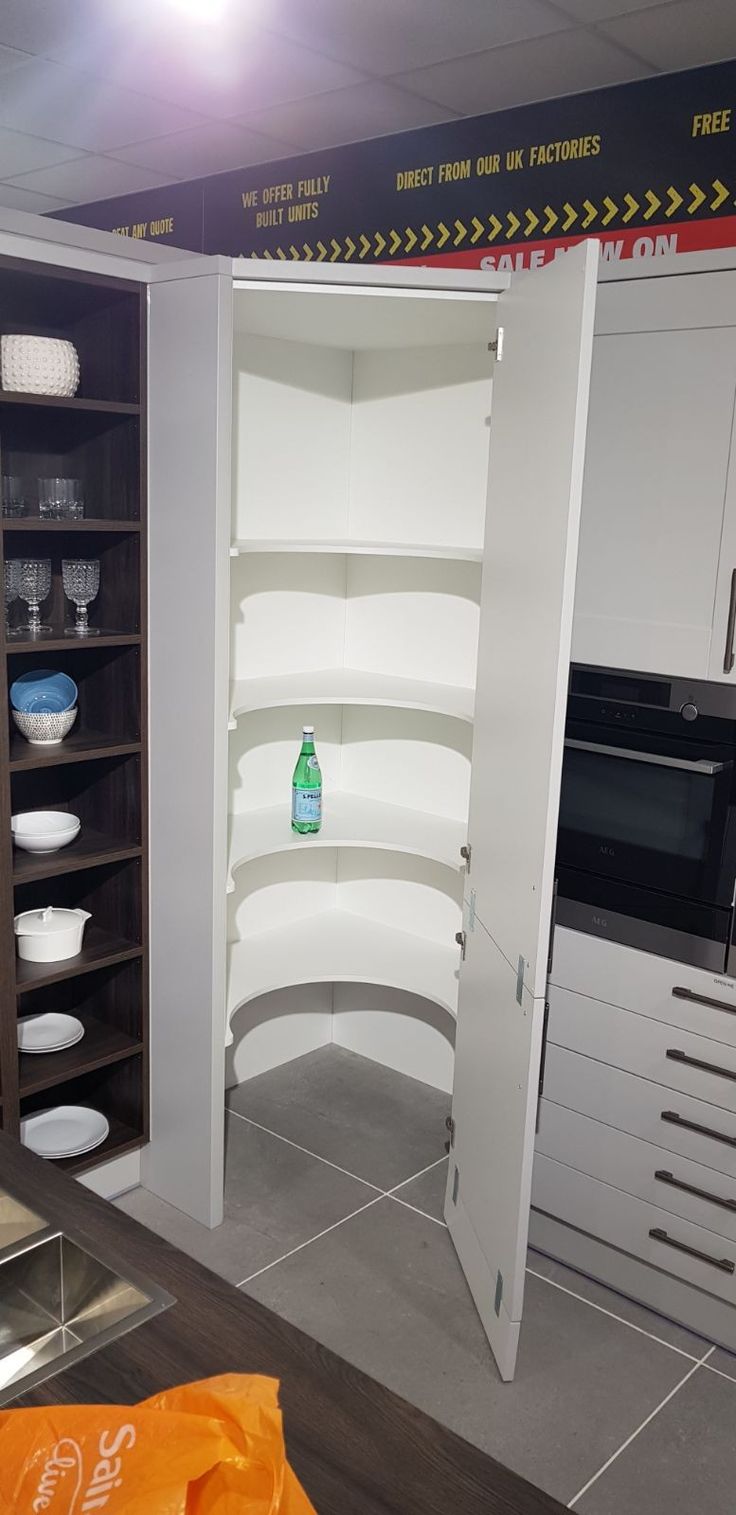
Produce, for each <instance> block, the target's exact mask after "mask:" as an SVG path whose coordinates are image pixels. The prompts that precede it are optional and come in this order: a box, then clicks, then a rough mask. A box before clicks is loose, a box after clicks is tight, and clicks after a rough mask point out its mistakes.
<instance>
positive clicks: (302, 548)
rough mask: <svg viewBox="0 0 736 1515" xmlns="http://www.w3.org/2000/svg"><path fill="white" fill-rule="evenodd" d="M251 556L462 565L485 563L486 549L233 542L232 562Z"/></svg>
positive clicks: (332, 541) (327, 541) (317, 540)
mask: <svg viewBox="0 0 736 1515" xmlns="http://www.w3.org/2000/svg"><path fill="white" fill-rule="evenodd" d="M248 552H327V553H345V554H346V555H347V556H348V557H350V556H356V557H358V556H361V555H365V556H374V557H383V558H448V559H454V560H456V561H457V562H460V563H481V562H482V561H483V548H482V547H457V546H443V545H440V544H438V543H436V542H367V541H362V542H361V541H355V540H353V539H352V538H350V537H300V538H290V537H286V538H284V537H249V538H246V539H243V540H241V541H237V542H233V544H232V546H231V548H230V556H231V557H232V558H238V557H240V555H241V553H248Z"/></svg>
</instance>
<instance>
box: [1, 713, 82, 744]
mask: <svg viewBox="0 0 736 1515" xmlns="http://www.w3.org/2000/svg"><path fill="white" fill-rule="evenodd" d="M76 719H77V706H76V705H75V706H74V708H73V709H72V710H14V711H13V720H14V721H15V724H16V726H17V727H18V730H19V732H20V734H21V736H24V737H25V739H26V741H27V742H30V744H31V746H32V747H57V746H58V745H59V742H63V740H64V737H65V736H67V735H68V734H69V732H70V731H71V729H72V726H73V725H74V722H75V721H76Z"/></svg>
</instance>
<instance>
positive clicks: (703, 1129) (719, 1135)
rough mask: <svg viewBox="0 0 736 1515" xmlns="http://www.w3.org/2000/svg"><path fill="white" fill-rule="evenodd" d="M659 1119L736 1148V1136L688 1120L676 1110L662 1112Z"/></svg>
mask: <svg viewBox="0 0 736 1515" xmlns="http://www.w3.org/2000/svg"><path fill="white" fill-rule="evenodd" d="M659 1118H660V1120H666V1121H667V1123H668V1124H669V1125H670V1126H682V1128H683V1130H684V1131H694V1132H695V1133H696V1135H697V1136H710V1137H712V1139H713V1141H714V1142H725V1144H726V1146H727V1147H736V1136H728V1135H727V1134H726V1132H725V1131H713V1130H712V1128H711V1127H710V1126H701V1125H699V1124H698V1122H697V1121H696V1120H686V1119H685V1116H684V1115H678V1114H677V1111H676V1110H661V1111H660V1114H659Z"/></svg>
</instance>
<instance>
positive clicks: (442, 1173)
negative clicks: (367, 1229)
mask: <svg viewBox="0 0 736 1515" xmlns="http://www.w3.org/2000/svg"><path fill="white" fill-rule="evenodd" d="M446 1187H447V1158H446V1157H443V1159H442V1161H441V1162H439V1163H436V1164H435V1166H434V1167H433V1168H430V1169H429V1171H428V1172H427V1173H421V1174H420V1176H419V1178H412V1179H410V1181H409V1183H408V1184H401V1186H400V1188H398V1189H397V1190H396V1198H397V1199H403V1200H404V1202H405V1204H407V1205H414V1207H415V1209H417V1210H422V1211H423V1212H424V1214H425V1215H430V1216H431V1217H432V1220H441V1221H442V1222H443V1224H444V1219H445V1213H444V1212H445V1189H446Z"/></svg>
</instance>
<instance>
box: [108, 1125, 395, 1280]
mask: <svg viewBox="0 0 736 1515" xmlns="http://www.w3.org/2000/svg"><path fill="white" fill-rule="evenodd" d="M374 1193H375V1191H374V1190H373V1189H371V1187H370V1185H368V1184H363V1183H361V1182H360V1181H359V1180H358V1179H354V1178H348V1177H347V1176H346V1175H344V1174H342V1173H338V1172H337V1171H336V1170H335V1169H334V1168H329V1167H327V1165H326V1164H325V1163H322V1162H320V1161H319V1160H318V1159H317V1158H315V1157H308V1156H307V1154H306V1153H304V1152H300V1151H298V1150H297V1148H296V1147H292V1146H290V1145H289V1143H288V1142H284V1141H280V1140H279V1138H278V1137H276V1136H268V1135H266V1133H265V1132H263V1131H259V1129H258V1127H257V1126H251V1125H249V1124H248V1122H247V1121H244V1120H240V1119H239V1118H238V1116H236V1115H229V1116H228V1117H227V1127H226V1160H225V1219H224V1221H223V1223H222V1225H221V1226H218V1227H217V1229H216V1230H214V1231H210V1230H208V1229H207V1227H206V1226H201V1225H199V1224H198V1222H197V1221H195V1220H191V1219H190V1217H189V1216H188V1215H183V1214H182V1212H181V1211H180V1210H176V1209H174V1207H173V1205H168V1204H165V1203H164V1201H163V1200H160V1199H158V1198H156V1196H155V1195H153V1194H150V1193H149V1192H148V1191H147V1190H145V1189H133V1190H132V1191H131V1192H130V1193H129V1194H124V1195H123V1196H122V1197H121V1199H119V1200H118V1201H117V1204H118V1207H119V1209H121V1210H124V1211H125V1213H126V1214H127V1215H132V1216H133V1217H134V1219H135V1220H139V1221H141V1222H142V1223H143V1225H144V1226H148V1227H149V1228H150V1229H151V1230H152V1231H156V1232H157V1234H158V1235H160V1236H163V1237H165V1238H166V1240H167V1241H170V1242H172V1243H173V1245H174V1246H176V1247H181V1249H182V1251H183V1252H188V1253H189V1255H190V1256H191V1257H196V1258H197V1260H198V1261H199V1262H201V1263H204V1264H205V1266H206V1267H208V1268H211V1269H212V1271H213V1273H219V1274H220V1276H221V1277H222V1278H227V1279H228V1280H229V1281H230V1282H231V1283H240V1282H241V1280H242V1279H244V1278H247V1277H248V1276H249V1275H250V1274H251V1273H255V1272H256V1271H257V1270H258V1269H259V1268H264V1267H266V1266H267V1264H268V1263H271V1262H273V1261H274V1260H275V1259H276V1258H277V1257H281V1256H283V1254H284V1252H288V1251H289V1250H290V1249H291V1248H292V1247H298V1246H299V1245H300V1244H301V1243H302V1242H304V1241H308V1240H309V1238H310V1237H312V1236H316V1235H317V1234H318V1232H320V1231H324V1229H325V1228H326V1227H327V1226H331V1225H334V1223H335V1222H336V1221H339V1220H342V1219H343V1218H344V1216H346V1215H349V1214H350V1213H351V1212H352V1211H353V1210H357V1209H358V1207H359V1206H360V1205H363V1204H367V1202H368V1201H369V1200H370V1199H371V1198H372V1197H373V1195H374Z"/></svg>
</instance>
